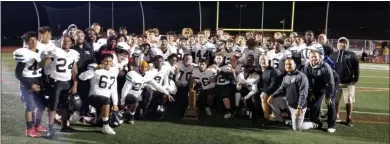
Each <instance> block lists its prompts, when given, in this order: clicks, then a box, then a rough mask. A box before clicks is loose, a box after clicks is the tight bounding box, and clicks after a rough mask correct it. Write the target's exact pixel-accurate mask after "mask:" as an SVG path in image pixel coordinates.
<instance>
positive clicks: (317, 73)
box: [303, 44, 336, 133]
mask: <svg viewBox="0 0 390 144" xmlns="http://www.w3.org/2000/svg"><path fill="white" fill-rule="evenodd" d="M309 50H310V51H309V63H307V64H306V65H305V67H304V68H303V73H305V74H306V76H307V78H308V80H309V96H308V99H307V101H308V102H307V103H308V104H307V106H308V108H309V113H308V114H309V118H310V121H312V122H314V123H316V124H318V125H319V128H321V127H322V122H321V120H320V114H321V104H322V101H323V99H324V96H325V98H326V100H325V101H326V104H327V105H328V106H329V107H331V108H329V109H330V110H331V111H330V112H328V114H329V115H328V120H329V121H328V132H330V133H333V132H335V130H336V129H335V127H334V126H335V120H336V118H335V116H334V115H335V112H334V104H333V103H334V100H333V99H334V97H332V96H333V92H334V87H335V83H334V76H333V69H332V67H331V66H330V65H329V64H328V63H326V62H325V61H323V57H324V49H323V47H322V45H319V44H314V45H312V46H310V47H309ZM332 110H333V111H332Z"/></svg>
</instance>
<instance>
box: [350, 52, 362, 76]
mask: <svg viewBox="0 0 390 144" xmlns="http://www.w3.org/2000/svg"><path fill="white" fill-rule="evenodd" d="M351 69H352V75H353V82H354V83H357V82H358V81H359V74H360V68H359V59H358V58H357V56H356V54H355V53H354V52H351Z"/></svg>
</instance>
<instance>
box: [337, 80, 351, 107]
mask: <svg viewBox="0 0 390 144" xmlns="http://www.w3.org/2000/svg"><path fill="white" fill-rule="evenodd" d="M341 96H343V98H344V103H345V104H350V103H354V102H355V85H352V84H341V86H340V89H339V90H338V92H337V94H336V101H337V102H340V99H341Z"/></svg>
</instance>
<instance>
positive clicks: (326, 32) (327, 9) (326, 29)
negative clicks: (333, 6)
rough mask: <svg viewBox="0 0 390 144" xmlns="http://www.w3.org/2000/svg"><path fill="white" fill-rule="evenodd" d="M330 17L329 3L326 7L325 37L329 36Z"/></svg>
mask: <svg viewBox="0 0 390 144" xmlns="http://www.w3.org/2000/svg"><path fill="white" fill-rule="evenodd" d="M328 15H329V1H328V4H327V5H326V17H325V35H328Z"/></svg>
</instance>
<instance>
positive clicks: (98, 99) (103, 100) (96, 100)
mask: <svg viewBox="0 0 390 144" xmlns="http://www.w3.org/2000/svg"><path fill="white" fill-rule="evenodd" d="M88 100H89V101H90V104H91V106H93V107H94V108H96V109H100V108H101V107H102V106H103V105H110V103H111V98H108V97H105V96H99V95H91V96H89V98H88Z"/></svg>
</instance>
